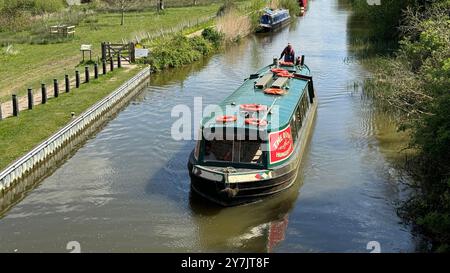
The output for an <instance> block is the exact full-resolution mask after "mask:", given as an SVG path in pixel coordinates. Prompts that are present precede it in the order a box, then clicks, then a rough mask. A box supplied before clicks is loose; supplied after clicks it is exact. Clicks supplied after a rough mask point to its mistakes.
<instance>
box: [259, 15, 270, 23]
mask: <svg viewBox="0 0 450 273" xmlns="http://www.w3.org/2000/svg"><path fill="white" fill-rule="evenodd" d="M261 23H262V24H271V23H272V20H271V18H270V16H268V15H263V16H262V17H261Z"/></svg>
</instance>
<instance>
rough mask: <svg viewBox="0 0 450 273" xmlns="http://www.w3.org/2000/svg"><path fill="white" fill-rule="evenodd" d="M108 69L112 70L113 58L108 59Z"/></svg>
mask: <svg viewBox="0 0 450 273" xmlns="http://www.w3.org/2000/svg"><path fill="white" fill-rule="evenodd" d="M109 71H114V60H113V58H111V59H109Z"/></svg>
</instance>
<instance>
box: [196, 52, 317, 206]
mask: <svg viewBox="0 0 450 273" xmlns="http://www.w3.org/2000/svg"><path fill="white" fill-rule="evenodd" d="M218 108H219V109H224V111H223V112H220V111H217V112H219V113H217V114H214V113H211V115H210V116H206V117H203V119H202V121H201V126H200V130H199V132H200V133H199V137H198V140H197V144H196V146H195V148H194V149H193V151H192V153H191V155H190V157H189V162H188V169H189V174H190V177H191V189H192V191H193V192H195V193H197V194H199V195H200V196H203V197H204V198H206V199H209V200H210V201H213V202H215V203H217V204H220V205H223V206H233V205H240V204H244V203H250V202H254V201H259V200H262V199H263V198H264V197H266V196H269V195H273V194H276V193H279V192H281V191H283V190H286V189H288V188H289V187H290V186H291V185H292V184H293V183H294V181H295V179H296V177H297V169H298V166H299V164H300V162H301V159H302V158H303V153H304V151H305V146H306V144H307V140H308V137H309V134H310V133H311V128H312V124H313V120H314V117H315V113H316V109H317V98H316V94H315V91H314V86H313V80H312V76H311V72H310V69H309V68H308V66H307V65H305V64H304V56H302V57H301V58H298V59H297V61H296V63H295V64H293V63H284V62H279V61H278V60H277V59H274V62H273V63H272V64H270V65H268V66H266V67H264V68H262V69H261V70H259V71H257V72H256V73H255V74H252V75H250V77H249V78H247V79H246V80H245V81H244V83H243V84H242V85H241V86H240V87H239V88H238V89H237V90H236V91H234V92H233V93H232V94H231V95H230V96H229V97H227V98H226V99H225V100H224V101H222V102H221V103H220V104H219V105H218ZM222 113H223V115H222Z"/></svg>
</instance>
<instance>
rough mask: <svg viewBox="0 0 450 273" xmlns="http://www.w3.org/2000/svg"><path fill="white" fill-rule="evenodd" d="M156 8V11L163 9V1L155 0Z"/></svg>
mask: <svg viewBox="0 0 450 273" xmlns="http://www.w3.org/2000/svg"><path fill="white" fill-rule="evenodd" d="M156 3H157V5H156V10H157V11H158V12H161V11H163V10H164V1H163V0H157V2H156Z"/></svg>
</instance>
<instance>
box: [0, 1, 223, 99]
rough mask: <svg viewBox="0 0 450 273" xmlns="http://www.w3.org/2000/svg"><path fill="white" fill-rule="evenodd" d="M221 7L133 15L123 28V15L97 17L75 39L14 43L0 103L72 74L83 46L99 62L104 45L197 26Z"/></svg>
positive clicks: (0, 83) (4, 55) (4, 64)
mask: <svg viewBox="0 0 450 273" xmlns="http://www.w3.org/2000/svg"><path fill="white" fill-rule="evenodd" d="M218 7H219V5H217V4H213V5H207V6H196V7H182V8H170V9H166V10H165V12H164V13H161V14H158V13H156V12H154V11H146V12H129V13H126V15H125V16H126V18H125V20H126V21H125V22H126V23H125V25H124V26H120V14H117V13H104V14H94V15H92V16H89V17H87V18H86V19H85V20H83V21H81V22H80V24H79V25H78V26H77V27H76V35H75V38H74V39H71V40H67V41H64V42H62V43H53V44H30V43H14V44H10V46H9V49H8V46H6V45H5V46H4V47H2V48H0V63H1V67H0V99H3V100H5V99H10V95H11V94H12V93H19V94H25V93H26V88H28V87H34V88H35V89H36V88H37V87H39V84H40V82H42V81H44V82H47V81H51V80H52V79H53V78H55V77H56V78H61V77H63V76H64V74H66V73H69V74H72V73H73V70H74V68H75V66H76V65H78V64H79V62H80V61H81V54H80V52H79V49H80V45H81V44H92V45H93V50H94V51H93V58H94V59H97V57H98V56H99V55H100V54H101V52H100V43H101V42H102V41H111V42H121V41H122V40H132V39H134V38H135V36H136V35H140V34H141V33H143V32H144V33H149V34H153V33H157V32H159V31H161V30H162V29H170V28H173V27H177V26H178V25H180V24H183V23H185V22H188V21H191V22H196V21H197V19H198V18H203V17H209V16H212V15H214V14H215V13H216V11H217V9H218ZM51 23H52V22H49V25H50V24H51ZM30 35H31V34H30V31H23V32H17V33H13V32H0V41H1V40H2V39H6V38H7V39H8V40H11V39H12V38H14V37H15V38H17V39H19V38H20V37H28V36H30Z"/></svg>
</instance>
